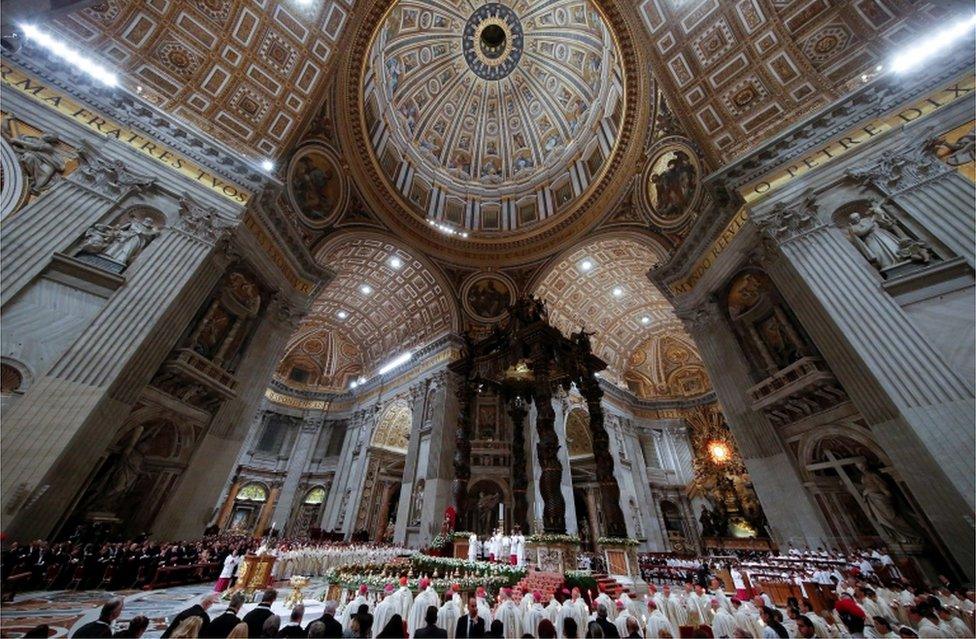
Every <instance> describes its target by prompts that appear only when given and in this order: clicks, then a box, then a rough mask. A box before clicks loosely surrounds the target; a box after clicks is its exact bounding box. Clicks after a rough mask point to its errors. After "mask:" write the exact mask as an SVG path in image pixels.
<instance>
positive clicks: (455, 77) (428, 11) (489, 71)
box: [362, 0, 624, 234]
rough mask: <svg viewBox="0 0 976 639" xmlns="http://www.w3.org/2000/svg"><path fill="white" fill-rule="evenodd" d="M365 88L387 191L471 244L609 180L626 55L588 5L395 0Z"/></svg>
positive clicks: (371, 52)
mask: <svg viewBox="0 0 976 639" xmlns="http://www.w3.org/2000/svg"><path fill="white" fill-rule="evenodd" d="M362 77H363V84H362V91H363V94H362V98H363V110H364V119H365V122H364V124H365V128H366V131H367V132H368V135H369V140H370V146H371V150H372V152H373V155H374V159H375V161H376V162H377V164H378V165H379V167H380V170H379V173H380V174H381V175H383V176H384V179H385V180H387V181H388V187H392V188H393V189H394V190H395V191H397V192H398V194H399V196H400V197H401V198H402V199H403V201H404V204H405V205H406V206H407V207H408V208H410V209H412V212H413V213H414V214H416V215H419V216H421V217H423V218H427V219H428V220H429V221H431V222H436V223H439V224H441V225H443V226H447V227H449V228H453V229H457V230H459V231H465V232H468V231H470V232H471V233H472V234H474V233H490V232H505V231H513V230H516V229H522V228H526V227H529V226H533V225H535V224H537V223H540V222H542V221H544V220H546V219H548V218H551V217H553V216H556V215H558V214H560V213H563V212H564V211H566V210H568V209H569V208H571V205H572V204H573V203H574V202H575V201H576V200H577V199H578V198H579V197H580V196H581V195H583V194H584V193H586V192H587V191H588V189H589V187H591V186H592V185H593V184H595V183H596V182H598V181H599V180H600V179H601V178H602V176H603V173H604V172H605V171H604V169H605V165H606V164H607V162H608V159H609V158H610V157H611V155H612V153H613V149H614V147H615V145H616V140H617V133H618V131H619V126H620V120H621V114H622V111H623V107H622V102H623V96H624V74H623V71H622V69H621V59H620V53H619V51H618V48H617V44H616V41H615V38H614V36H613V34H612V33H611V30H610V28H609V27H608V26H607V24H606V22H605V21H604V19H603V17H602V15H601V13H600V11H599V10H598V9H597V7H596V6H595V5H593V4H592V3H591V2H588V1H586V0H584V1H582V2H581V1H580V0H554V1H553V0H517V1H514V2H508V3H505V4H502V3H487V4H481V5H474V4H473V3H469V2H457V1H451V0H442V1H439V2H434V1H433V0H397V1H396V2H394V3H393V5H392V6H391V8H390V10H389V11H388V12H387V13H386V15H385V17H384V19H383V20H381V21H380V23H379V25H378V27H377V28H376V30H375V32H374V34H373V38H372V41H371V44H370V45H369V48H368V59H367V61H366V69H365V72H364V73H363V76H362Z"/></svg>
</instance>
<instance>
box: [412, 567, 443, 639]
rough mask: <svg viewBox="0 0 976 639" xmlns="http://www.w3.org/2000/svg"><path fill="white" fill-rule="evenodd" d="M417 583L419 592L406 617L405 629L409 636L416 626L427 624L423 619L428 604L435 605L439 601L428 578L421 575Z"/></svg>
mask: <svg viewBox="0 0 976 639" xmlns="http://www.w3.org/2000/svg"><path fill="white" fill-rule="evenodd" d="M418 585H419V586H420V592H419V593H417V596H416V597H414V600H413V604H411V606H410V616H409V617H407V631H408V632H409V633H410V636H411V637H412V636H413V633H414V632H415V631H416V630H417V628H423V627H424V626H426V625H427V622H425V621H424V615H426V614H427V608H428V607H430V606H434V607H437V604H439V603H440V597H438V596H437V591H436V590H434V587H433V586H432V585H431V583H430V579H428V578H426V577H423V578H422V579H421V580H420V583H419V584H418Z"/></svg>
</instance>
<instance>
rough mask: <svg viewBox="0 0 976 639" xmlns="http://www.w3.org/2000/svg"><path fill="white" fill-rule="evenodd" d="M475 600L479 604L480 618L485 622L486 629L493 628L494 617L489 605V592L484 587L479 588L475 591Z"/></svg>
mask: <svg viewBox="0 0 976 639" xmlns="http://www.w3.org/2000/svg"><path fill="white" fill-rule="evenodd" d="M474 600H475V602H477V604H478V617H479V618H481V619H484V620H485V628H486V629H488V628H490V627H491V622H492V616H491V607H490V606H489V605H488V591H486V590H485V587H484V586H478V589H477V590H475V593H474Z"/></svg>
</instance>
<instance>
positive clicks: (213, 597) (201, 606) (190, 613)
mask: <svg viewBox="0 0 976 639" xmlns="http://www.w3.org/2000/svg"><path fill="white" fill-rule="evenodd" d="M219 598H220V595H218V594H217V593H211V594H209V595H207V596H206V597H204V598H203V599H201V600H200V603H198V604H193V605H192V606H190V607H189V608H187V609H186V610H184V611H182V612H181V613H180V614H178V615H176V616H175V617H173V622H172V623H171V624H169V628H167V629H166V631H165V632H164V633H163V639H167V637H169V636H170V635H171V634H173V631H174V630H176V629H177V627H179V625H180V624H181V623H183V620H184V619H189V618H190V617H200V619H202V620H203V627H204V628H206V627H207V624H208V623H210V615H209V614H207V610H208V609H209V608H210V606H212V605H214V603H215V602H216V601H217V599H219Z"/></svg>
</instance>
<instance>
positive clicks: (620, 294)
mask: <svg viewBox="0 0 976 639" xmlns="http://www.w3.org/2000/svg"><path fill="white" fill-rule="evenodd" d="M613 296H614V297H623V296H624V289H622V288H620V287H619V286H617V287H615V288H614V289H613Z"/></svg>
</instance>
